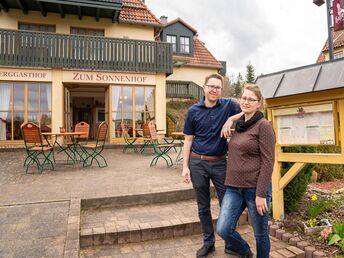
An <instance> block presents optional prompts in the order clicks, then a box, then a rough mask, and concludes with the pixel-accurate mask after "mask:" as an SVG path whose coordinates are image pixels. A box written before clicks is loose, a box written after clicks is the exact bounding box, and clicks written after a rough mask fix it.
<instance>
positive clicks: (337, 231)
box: [328, 223, 344, 252]
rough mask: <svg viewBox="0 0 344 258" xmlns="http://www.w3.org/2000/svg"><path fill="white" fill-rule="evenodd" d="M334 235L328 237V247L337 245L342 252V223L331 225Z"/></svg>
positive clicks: (343, 250) (343, 226)
mask: <svg viewBox="0 0 344 258" xmlns="http://www.w3.org/2000/svg"><path fill="white" fill-rule="evenodd" d="M333 231H334V233H333V234H332V235H331V237H330V241H329V242H328V244H329V245H333V244H335V245H337V246H338V247H339V248H340V250H341V251H342V252H344V223H335V224H333Z"/></svg>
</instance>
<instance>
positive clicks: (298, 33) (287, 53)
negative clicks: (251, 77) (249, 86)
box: [146, 0, 327, 76]
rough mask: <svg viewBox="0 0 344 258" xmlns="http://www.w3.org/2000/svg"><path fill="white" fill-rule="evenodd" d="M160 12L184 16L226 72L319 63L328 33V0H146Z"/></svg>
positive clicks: (276, 68)
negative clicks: (249, 66) (318, 1)
mask: <svg viewBox="0 0 344 258" xmlns="http://www.w3.org/2000/svg"><path fill="white" fill-rule="evenodd" d="M146 5H147V6H148V8H150V9H151V10H152V11H153V13H154V14H155V15H156V16H157V18H159V17H160V16H162V15H166V16H168V20H169V21H171V20H172V19H175V18H177V17H181V18H182V19H183V20H184V21H186V22H187V23H189V24H190V25H191V26H193V27H194V28H195V29H196V30H197V31H198V35H199V38H200V39H201V40H202V41H203V42H205V44H206V47H207V48H208V49H209V50H210V52H211V53H212V54H213V55H214V56H215V57H216V58H217V59H218V60H224V61H227V74H228V75H234V76H237V74H238V73H239V72H241V73H243V74H245V71H246V65H247V64H248V63H249V62H251V63H252V65H253V66H254V67H255V72H256V75H259V74H261V73H263V74H267V73H271V72H277V71H281V70H285V69H289V68H294V67H298V66H303V65H308V64H311V63H315V61H316V59H317V57H318V55H319V53H320V51H321V48H322V47H323V44H324V42H325V40H326V39H327V18H326V4H324V5H322V6H321V7H318V6H316V5H314V4H313V0H146Z"/></svg>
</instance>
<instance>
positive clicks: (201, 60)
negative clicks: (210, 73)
mask: <svg viewBox="0 0 344 258" xmlns="http://www.w3.org/2000/svg"><path fill="white" fill-rule="evenodd" d="M193 40H194V54H193V56H185V55H183V56H182V55H180V56H179V55H178V54H174V55H173V59H174V60H176V59H178V60H181V61H184V60H185V61H187V63H186V66H198V67H209V68H216V69H221V68H222V64H221V63H220V62H219V61H217V60H216V58H215V57H214V56H213V55H212V54H211V53H210V52H209V50H208V49H207V48H206V47H205V44H204V43H203V42H202V41H201V40H199V39H198V38H197V36H195V37H194V39H193Z"/></svg>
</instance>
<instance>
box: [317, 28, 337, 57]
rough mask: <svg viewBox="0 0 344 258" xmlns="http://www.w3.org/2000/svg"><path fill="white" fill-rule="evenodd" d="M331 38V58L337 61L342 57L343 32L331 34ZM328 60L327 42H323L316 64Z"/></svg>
mask: <svg viewBox="0 0 344 258" xmlns="http://www.w3.org/2000/svg"><path fill="white" fill-rule="evenodd" d="M332 37H333V58H334V59H339V58H343V57H344V30H339V31H334V32H332ZM328 60H330V54H329V48H328V41H326V42H325V44H324V46H323V48H322V50H321V52H320V54H319V56H318V59H317V63H322V62H325V61H328Z"/></svg>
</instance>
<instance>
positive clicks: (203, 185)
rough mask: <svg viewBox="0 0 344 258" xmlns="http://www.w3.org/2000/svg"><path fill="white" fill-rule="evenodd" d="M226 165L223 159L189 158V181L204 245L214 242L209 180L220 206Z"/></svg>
mask: <svg viewBox="0 0 344 258" xmlns="http://www.w3.org/2000/svg"><path fill="white" fill-rule="evenodd" d="M226 166H227V161H226V160H225V159H223V160H218V161H207V160H200V159H197V158H193V157H191V158H190V162H189V168H190V171H191V181H192V185H193V188H194V189H195V193H196V199H197V205H198V216H199V219H200V221H201V225H202V232H203V242H204V244H206V245H212V244H214V243H215V236H214V227H213V223H212V217H211V212H210V199H211V197H210V180H211V181H212V183H213V185H214V186H215V190H216V193H217V196H218V198H219V204H220V206H221V202H222V199H223V196H224V193H225V190H226V188H225V186H224V181H225V178H226Z"/></svg>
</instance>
